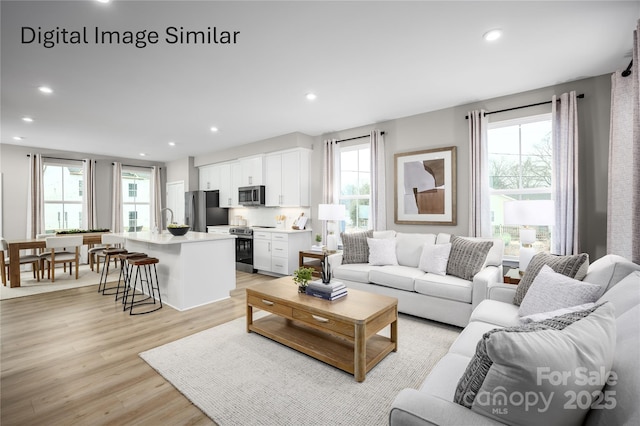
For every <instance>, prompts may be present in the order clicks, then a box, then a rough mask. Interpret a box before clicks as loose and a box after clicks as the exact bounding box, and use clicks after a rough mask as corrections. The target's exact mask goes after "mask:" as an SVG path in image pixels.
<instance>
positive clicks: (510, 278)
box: [504, 268, 522, 284]
mask: <svg viewBox="0 0 640 426" xmlns="http://www.w3.org/2000/svg"><path fill="white" fill-rule="evenodd" d="M521 279H522V274H521V273H520V269H517V268H511V269H509V270H508V271H507V273H506V274H504V283H505V284H519V283H520V280H521Z"/></svg>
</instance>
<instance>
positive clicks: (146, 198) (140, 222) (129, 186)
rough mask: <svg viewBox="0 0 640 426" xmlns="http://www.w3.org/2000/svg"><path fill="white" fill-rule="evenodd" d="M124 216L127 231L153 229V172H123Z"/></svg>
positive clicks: (137, 170) (136, 170) (131, 170)
mask: <svg viewBox="0 0 640 426" xmlns="http://www.w3.org/2000/svg"><path fill="white" fill-rule="evenodd" d="M122 214H123V217H122V219H123V222H122V223H123V224H124V230H125V231H129V232H138V231H143V230H147V231H148V230H150V229H151V226H150V221H151V171H145V170H142V171H141V170H139V169H135V170H134V169H127V170H124V169H123V170H122Z"/></svg>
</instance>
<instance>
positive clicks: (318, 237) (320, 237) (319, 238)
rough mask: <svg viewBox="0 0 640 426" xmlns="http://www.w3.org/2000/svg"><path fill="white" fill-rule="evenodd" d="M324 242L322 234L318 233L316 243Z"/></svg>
mask: <svg viewBox="0 0 640 426" xmlns="http://www.w3.org/2000/svg"><path fill="white" fill-rule="evenodd" d="M321 242H322V235H320V234H316V243H318V244H320V243H321Z"/></svg>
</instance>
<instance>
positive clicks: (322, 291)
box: [307, 280, 347, 300]
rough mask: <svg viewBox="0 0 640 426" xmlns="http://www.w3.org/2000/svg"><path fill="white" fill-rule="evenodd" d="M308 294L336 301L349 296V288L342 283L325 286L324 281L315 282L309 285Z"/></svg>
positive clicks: (333, 282)
mask: <svg viewBox="0 0 640 426" xmlns="http://www.w3.org/2000/svg"><path fill="white" fill-rule="evenodd" d="M307 294H308V295H309V296H313V297H319V298H321V299H325V300H336V299H339V298H341V297H344V296H346V295H347V287H345V285H344V284H343V283H341V282H340V281H331V282H330V283H329V284H325V283H323V282H322V280H315V281H311V282H309V284H307Z"/></svg>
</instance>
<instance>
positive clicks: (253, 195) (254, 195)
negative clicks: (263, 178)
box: [238, 185, 264, 206]
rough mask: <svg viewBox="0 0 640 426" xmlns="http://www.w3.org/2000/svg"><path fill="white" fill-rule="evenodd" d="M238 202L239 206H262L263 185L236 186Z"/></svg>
mask: <svg viewBox="0 0 640 426" xmlns="http://www.w3.org/2000/svg"><path fill="white" fill-rule="evenodd" d="M238 203H239V204H240V205H241V206H264V185H257V186H241V187H240V188H238Z"/></svg>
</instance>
